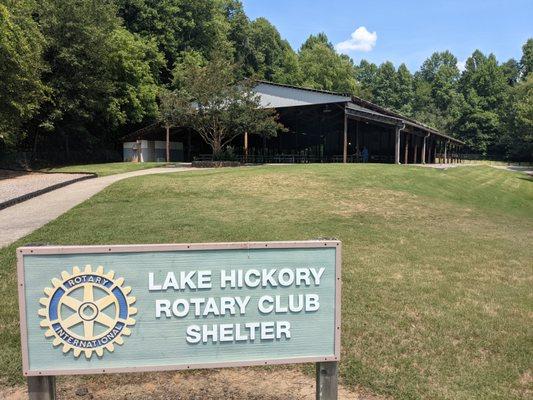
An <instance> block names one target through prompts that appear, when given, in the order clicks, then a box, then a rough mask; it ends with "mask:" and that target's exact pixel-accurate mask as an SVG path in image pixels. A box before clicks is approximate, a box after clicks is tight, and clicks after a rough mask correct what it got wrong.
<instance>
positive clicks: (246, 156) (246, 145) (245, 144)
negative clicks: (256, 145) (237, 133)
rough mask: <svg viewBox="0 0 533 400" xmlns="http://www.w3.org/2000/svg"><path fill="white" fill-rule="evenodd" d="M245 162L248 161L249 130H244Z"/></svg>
mask: <svg viewBox="0 0 533 400" xmlns="http://www.w3.org/2000/svg"><path fill="white" fill-rule="evenodd" d="M244 162H248V132H244Z"/></svg>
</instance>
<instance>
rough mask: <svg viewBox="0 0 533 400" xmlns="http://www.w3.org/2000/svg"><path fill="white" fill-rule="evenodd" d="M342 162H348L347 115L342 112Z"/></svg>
mask: <svg viewBox="0 0 533 400" xmlns="http://www.w3.org/2000/svg"><path fill="white" fill-rule="evenodd" d="M342 162H343V163H346V162H348V115H346V110H344V144H343V147H342Z"/></svg>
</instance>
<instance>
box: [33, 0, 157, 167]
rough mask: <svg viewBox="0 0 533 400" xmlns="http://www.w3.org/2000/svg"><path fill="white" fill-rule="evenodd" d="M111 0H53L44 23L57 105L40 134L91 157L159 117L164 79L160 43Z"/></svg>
mask: <svg viewBox="0 0 533 400" xmlns="http://www.w3.org/2000/svg"><path fill="white" fill-rule="evenodd" d="M116 14H117V9H116V7H115V6H114V5H113V3H110V2H109V1H107V0H77V1H75V2H73V1H70V0H47V1H45V2H43V7H42V9H41V15H40V16H39V18H40V24H41V29H42V31H43V34H44V36H45V38H46V48H45V51H44V59H45V61H46V62H47V64H48V65H49V66H50V67H49V69H48V70H47V71H46V73H44V74H43V80H44V82H45V83H46V84H47V86H49V87H50V96H49V101H47V102H45V103H43V105H42V107H41V109H40V112H39V115H37V116H36V121H35V125H36V126H37V129H36V131H37V132H49V133H52V134H54V135H49V136H50V137H49V140H50V139H52V136H56V137H58V139H61V141H62V143H63V144H64V149H65V156H66V158H67V159H69V158H70V150H71V147H72V146H75V147H77V149H76V150H79V151H85V152H87V151H88V150H90V148H91V147H93V146H101V145H102V144H105V145H109V146H110V145H111V144H114V143H115V141H116V137H117V134H118V133H119V132H120V130H121V128H124V127H127V126H134V125H135V124H140V123H141V122H142V121H144V120H146V119H152V118H155V116H156V114H157V102H156V96H157V91H158V82H157V75H158V70H159V68H160V67H161V65H162V64H163V58H162V56H161V54H160V53H159V52H158V50H157V47H156V45H155V43H154V42H153V41H146V40H144V39H142V38H141V37H140V36H138V35H135V34H132V33H130V32H128V31H127V30H126V29H124V28H123V27H122V26H121V21H120V19H119V18H118V17H117V15H116Z"/></svg>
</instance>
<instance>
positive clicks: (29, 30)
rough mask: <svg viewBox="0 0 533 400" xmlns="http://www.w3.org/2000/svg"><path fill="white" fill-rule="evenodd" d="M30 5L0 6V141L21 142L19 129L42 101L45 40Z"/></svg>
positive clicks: (4, 3) (11, 3)
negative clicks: (32, 14)
mask: <svg viewBox="0 0 533 400" xmlns="http://www.w3.org/2000/svg"><path fill="white" fill-rule="evenodd" d="M33 7H34V5H33V3H32V2H29V1H16V0H7V1H2V2H0V77H1V78H0V94H1V95H0V141H4V142H6V143H8V144H13V143H16V142H19V141H20V140H21V139H22V132H21V129H22V126H23V124H24V123H25V122H27V121H28V120H29V119H30V118H31V117H32V116H33V115H34V114H35V113H36V112H37V111H38V108H39V106H40V104H41V103H42V102H43V101H44V100H45V98H46V95H47V88H46V86H45V85H44V84H43V82H42V80H41V75H42V73H43V71H44V70H45V68H46V66H45V64H44V62H43V60H42V52H43V46H44V38H43V36H42V35H41V32H40V31H39V27H38V25H37V23H36V22H35V21H34V20H33V18H32V16H31V13H32V11H33Z"/></svg>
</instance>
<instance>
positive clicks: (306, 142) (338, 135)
mask: <svg viewBox="0 0 533 400" xmlns="http://www.w3.org/2000/svg"><path fill="white" fill-rule="evenodd" d="M254 91H255V92H256V93H257V94H258V96H259V98H260V107H263V108H273V109H275V110H276V111H277V113H278V115H279V121H280V122H281V123H282V124H283V125H284V126H285V128H286V131H285V132H280V133H279V134H278V135H277V136H276V137H262V136H260V135H255V134H254V133H253V132H248V133H246V134H244V135H242V136H240V137H237V138H235V139H234V140H233V142H232V143H231V145H232V147H233V148H234V150H235V153H236V154H237V156H238V158H240V159H242V161H244V162H249V163H265V162H266V163H311V162H360V161H367V160H368V161H369V162H382V163H397V164H399V163H403V164H417V163H421V164H424V163H436V162H442V163H449V162H458V161H459V160H460V153H461V147H462V145H464V143H463V142H461V141H460V140H458V139H455V138H453V137H451V136H449V135H446V134H444V133H441V132H439V131H437V130H436V129H433V128H431V127H429V126H427V125H424V124H422V123H420V122H418V121H416V120H414V119H412V118H408V117H405V116H403V115H400V114H398V113H396V112H393V111H391V110H388V109H385V108H383V107H380V106H377V105H376V104H373V103H371V102H369V101H366V100H363V99H361V98H359V97H356V96H352V95H349V94H343V93H336V92H331V91H325V90H317V89H309V88H302V87H297V86H291V85H284V84H277V83H272V82H266V81H257V84H256V85H255V87H254ZM164 137H165V133H164V129H163V127H162V126H161V125H160V124H157V123H155V124H153V125H150V126H148V127H146V128H143V129H141V130H138V131H136V132H134V133H132V134H130V135H128V136H126V137H125V138H124V158H125V160H126V159H130V160H131V159H134V160H137V161H147V160H144V159H143V157H142V156H141V154H142V151H141V152H140V153H139V152H137V153H135V151H133V150H130V149H134V148H140V149H141V148H142V143H143V141H145V143H146V144H145V146H152V147H156V145H155V143H157V142H161V141H164V140H165V139H164ZM150 142H153V143H154V144H153V145H152V144H151V143H150ZM170 146H171V149H178V148H179V149H180V151H179V152H174V153H173V155H171V161H192V160H193V159H200V160H206V159H209V158H210V157H211V156H210V149H209V147H208V146H207V145H205V143H203V142H202V140H201V138H200V137H199V135H197V134H195V133H194V132H192V131H191V130H189V129H186V128H173V129H172V131H171V135H170ZM156 153H157V152H156ZM171 153H172V151H171ZM365 153H366V154H367V155H368V157H363V154H365ZM157 154H159V153H157ZM159 156H160V157H158V156H157V155H156V158H155V159H153V161H163V160H164V155H163V154H162V153H161V154H160V155H159Z"/></svg>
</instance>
